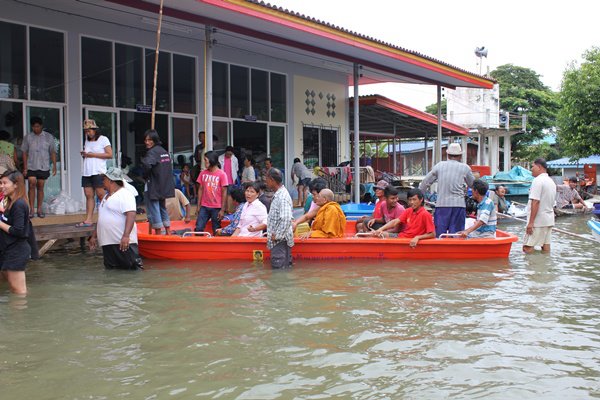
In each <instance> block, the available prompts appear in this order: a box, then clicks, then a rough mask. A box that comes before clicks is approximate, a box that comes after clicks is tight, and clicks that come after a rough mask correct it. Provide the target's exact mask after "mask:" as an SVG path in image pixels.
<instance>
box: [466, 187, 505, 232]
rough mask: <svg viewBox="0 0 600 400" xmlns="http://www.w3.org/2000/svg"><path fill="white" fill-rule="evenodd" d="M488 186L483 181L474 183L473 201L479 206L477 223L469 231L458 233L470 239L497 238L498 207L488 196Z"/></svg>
mask: <svg viewBox="0 0 600 400" xmlns="http://www.w3.org/2000/svg"><path fill="white" fill-rule="evenodd" d="M487 192H488V184H487V183H485V182H484V181H482V180H481V179H476V180H475V181H474V182H473V199H474V200H475V201H476V202H477V203H478V205H477V221H476V222H475V223H474V224H473V226H471V227H470V228H468V229H465V230H464V231H460V232H458V233H459V234H460V235H461V236H463V237H468V238H494V237H496V221H497V216H496V207H495V206H494V202H493V201H492V200H491V199H490V198H489V197H488V196H487Z"/></svg>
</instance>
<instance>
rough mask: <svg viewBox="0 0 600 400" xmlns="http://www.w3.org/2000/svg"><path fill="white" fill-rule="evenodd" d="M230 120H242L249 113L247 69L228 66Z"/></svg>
mask: <svg viewBox="0 0 600 400" xmlns="http://www.w3.org/2000/svg"><path fill="white" fill-rule="evenodd" d="M229 71H230V80H229V81H230V82H231V118H244V115H248V114H249V111H250V107H249V104H248V103H249V100H250V93H249V91H250V88H249V83H250V82H249V77H248V68H245V67H238V66H237V65H230V66H229Z"/></svg>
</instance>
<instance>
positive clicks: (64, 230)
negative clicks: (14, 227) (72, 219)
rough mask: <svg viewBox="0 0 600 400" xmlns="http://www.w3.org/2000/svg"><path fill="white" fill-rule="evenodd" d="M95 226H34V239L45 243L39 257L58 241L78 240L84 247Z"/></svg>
mask: <svg viewBox="0 0 600 400" xmlns="http://www.w3.org/2000/svg"><path fill="white" fill-rule="evenodd" d="M94 229H96V226H95V225H93V226H88V227H82V228H78V227H76V226H75V225H74V224H73V225H62V224H54V225H39V226H34V227H33V231H34V232H35V238H36V240H37V241H38V242H46V243H44V245H43V246H42V247H41V248H40V257H42V256H43V255H44V254H45V253H46V252H47V251H48V250H50V248H51V247H52V246H53V245H54V243H56V241H57V240H60V239H75V238H79V240H80V245H81V246H82V247H85V239H86V238H88V237H90V236H92V233H93V232H94Z"/></svg>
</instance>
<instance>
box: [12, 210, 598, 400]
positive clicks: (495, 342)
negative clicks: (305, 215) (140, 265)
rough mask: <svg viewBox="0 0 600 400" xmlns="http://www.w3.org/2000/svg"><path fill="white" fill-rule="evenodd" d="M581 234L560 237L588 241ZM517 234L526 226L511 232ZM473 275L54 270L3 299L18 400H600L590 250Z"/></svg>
mask: <svg viewBox="0 0 600 400" xmlns="http://www.w3.org/2000/svg"><path fill="white" fill-rule="evenodd" d="M584 221H585V220H584V219H583V218H582V217H575V218H573V219H569V220H565V221H560V223H561V224H562V225H561V227H562V228H564V229H568V230H571V231H575V232H577V233H584V234H585V233H586V231H585V227H584V226H583V225H584ZM506 227H507V229H508V230H511V231H513V232H515V233H517V234H520V231H521V230H522V226H520V225H515V224H511V225H506ZM554 239H555V241H554V243H553V249H552V254H551V255H550V256H546V255H540V254H536V255H532V256H524V255H523V254H521V251H520V248H521V243H516V244H515V246H513V251H512V253H511V256H510V258H509V260H484V261H483V262H482V263H481V264H480V263H477V262H472V261H469V262H462V263H461V262H445V261H440V262H428V263H420V262H399V263H398V262H390V261H379V260H378V261H374V262H372V263H367V262H365V261H354V262H328V263H327V264H322V263H316V262H300V263H298V264H297V265H296V266H295V268H294V269H292V270H290V271H272V270H270V269H269V268H266V267H264V266H263V265H262V264H253V263H250V262H247V263H246V262H228V263H227V264H218V263H210V264H209V263H206V262H194V263H189V262H182V263H172V262H160V261H152V260H147V261H146V266H147V268H148V269H147V270H146V271H144V272H141V273H138V272H119V271H104V270H103V269H102V267H101V265H102V263H101V259H100V257H99V256H97V255H89V254H80V253H78V252H73V253H69V252H61V253H54V254H53V255H52V257H50V258H48V259H47V260H44V262H43V263H41V262H39V263H37V264H33V265H32V267H31V269H30V271H29V272H28V281H29V286H30V295H29V296H28V297H27V299H26V303H24V305H25V307H23V309H19V308H18V307H13V306H11V304H15V302H16V301H17V300H20V301H25V300H23V299H15V298H14V297H12V296H11V295H8V294H4V293H3V294H2V295H0V335H1V337H2V338H3V339H2V340H1V341H0V354H1V357H0V360H1V361H2V362H1V363H0V385H1V386H2V387H3V388H6V387H9V388H10V391H9V392H8V394H7V395H6V392H3V395H2V398H3V399H13V398H15V399H16V398H35V399H43V398H48V399H50V398H73V399H75V398H78V399H79V398H91V399H102V398H110V399H112V398H118V397H128V398H156V399H159V398H167V397H169V398H170V397H173V398H182V399H187V398H208V399H215V398H221V399H235V398H239V399H278V398H279V399H288V398H311V399H326V398H359V399H384V398H394V399H395V398H446V397H451V396H455V397H458V398H474V397H480V398H486V399H487V398H502V399H505V398H588V397H592V396H600V392H599V389H598V387H599V386H598V379H599V373H598V371H599V370H600V368H599V367H600V365H598V364H599V361H598V360H599V358H598V354H599V351H600V344H599V343H600V340H599V339H600V337H599V334H598V333H599V330H598V326H600V317H599V310H598V297H599V294H600V290H599V285H598V281H599V278H600V273H599V270H598V267H597V266H596V263H595V261H594V260H595V259H596V258H597V250H596V246H594V245H593V244H592V243H591V242H590V243H586V242H583V241H576V242H575V241H572V240H571V239H570V238H566V237H560V236H558V235H556V236H555V237H554Z"/></svg>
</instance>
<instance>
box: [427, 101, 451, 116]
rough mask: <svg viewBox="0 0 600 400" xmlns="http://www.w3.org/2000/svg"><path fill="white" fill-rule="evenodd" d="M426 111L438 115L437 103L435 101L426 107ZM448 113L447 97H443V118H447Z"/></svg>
mask: <svg viewBox="0 0 600 400" xmlns="http://www.w3.org/2000/svg"><path fill="white" fill-rule="evenodd" d="M425 112H426V113H429V114H433V115H437V103H433V104H430V105H428V106H427V107H425ZM446 115H448V102H447V101H446V99H442V118H443V119H446Z"/></svg>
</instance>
